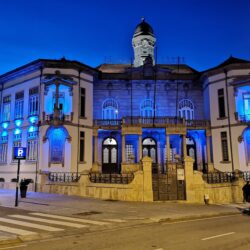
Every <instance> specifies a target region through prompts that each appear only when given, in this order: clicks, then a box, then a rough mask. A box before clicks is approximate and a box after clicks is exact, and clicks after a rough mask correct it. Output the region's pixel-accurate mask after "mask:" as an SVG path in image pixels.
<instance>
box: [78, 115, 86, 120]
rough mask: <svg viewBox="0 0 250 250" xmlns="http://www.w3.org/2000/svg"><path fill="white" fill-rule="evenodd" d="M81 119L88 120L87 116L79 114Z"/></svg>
mask: <svg viewBox="0 0 250 250" xmlns="http://www.w3.org/2000/svg"><path fill="white" fill-rule="evenodd" d="M79 119H83V120H86V119H88V118H87V117H86V116H84V117H83V116H79Z"/></svg>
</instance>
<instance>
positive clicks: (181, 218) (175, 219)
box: [149, 212, 241, 223]
mask: <svg viewBox="0 0 250 250" xmlns="http://www.w3.org/2000/svg"><path fill="white" fill-rule="evenodd" d="M236 214H241V212H222V213H212V214H203V215H187V216H179V217H151V218H149V219H150V220H151V221H153V222H157V223H162V222H178V221H189V220H194V219H206V218H213V217H218V216H227V215H236Z"/></svg>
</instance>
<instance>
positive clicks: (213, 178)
mask: <svg viewBox="0 0 250 250" xmlns="http://www.w3.org/2000/svg"><path fill="white" fill-rule="evenodd" d="M202 177H203V180H204V181H206V182H207V183H209V184H215V183H228V182H232V181H233V180H235V173H233V172H218V173H217V172H216V173H207V174H203V175H202Z"/></svg>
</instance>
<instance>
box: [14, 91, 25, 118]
mask: <svg viewBox="0 0 250 250" xmlns="http://www.w3.org/2000/svg"><path fill="white" fill-rule="evenodd" d="M23 98H24V92H23V91H22V92H18V93H16V98H15V119H19V118H23Z"/></svg>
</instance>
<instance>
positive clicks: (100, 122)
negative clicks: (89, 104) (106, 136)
mask: <svg viewBox="0 0 250 250" xmlns="http://www.w3.org/2000/svg"><path fill="white" fill-rule="evenodd" d="M121 124H122V120H120V119H116V120H115V119H110V120H102V119H97V120H94V125H95V126H121Z"/></svg>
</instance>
